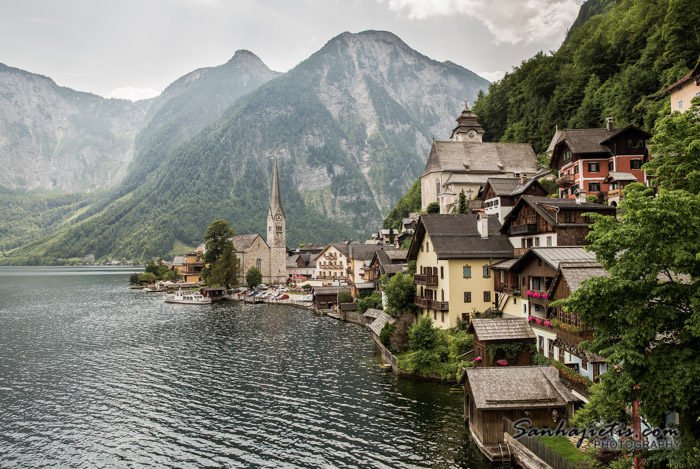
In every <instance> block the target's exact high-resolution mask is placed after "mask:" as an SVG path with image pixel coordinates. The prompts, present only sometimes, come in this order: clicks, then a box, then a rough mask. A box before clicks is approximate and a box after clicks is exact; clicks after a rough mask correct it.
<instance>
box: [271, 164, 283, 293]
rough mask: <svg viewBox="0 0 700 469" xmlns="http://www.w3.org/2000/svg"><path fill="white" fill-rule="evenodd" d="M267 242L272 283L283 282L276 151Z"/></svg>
mask: <svg viewBox="0 0 700 469" xmlns="http://www.w3.org/2000/svg"><path fill="white" fill-rule="evenodd" d="M267 244H268V246H270V276H271V277H272V282H273V283H284V282H285V280H286V278H287V227H286V219H285V217H284V210H283V209H282V198H281V197H280V181H279V175H278V172H277V152H275V170H274V174H273V176H272V191H271V192H270V207H269V209H268V212H267Z"/></svg>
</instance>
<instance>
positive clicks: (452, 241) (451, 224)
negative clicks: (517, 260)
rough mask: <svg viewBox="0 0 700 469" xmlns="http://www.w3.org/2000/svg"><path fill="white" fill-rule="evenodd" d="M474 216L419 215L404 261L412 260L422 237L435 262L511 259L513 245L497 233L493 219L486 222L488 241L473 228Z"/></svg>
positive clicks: (496, 223) (499, 225) (496, 219)
mask: <svg viewBox="0 0 700 469" xmlns="http://www.w3.org/2000/svg"><path fill="white" fill-rule="evenodd" d="M477 216H478V215H476V214H471V213H469V214H463V215H438V214H431V215H421V217H420V220H419V221H418V226H417V227H416V232H415V233H414V234H413V239H412V240H411V246H410V247H409V249H408V259H416V258H417V257H418V251H419V250H420V246H421V243H422V242H423V239H424V238H425V236H426V234H427V235H428V236H430V242H431V245H432V246H431V249H434V250H435V253H436V254H437V258H438V259H489V258H511V257H513V245H512V244H510V241H508V237H507V236H504V235H502V234H500V233H499V230H500V227H501V223H500V222H499V221H498V218H497V217H489V219H488V238H482V237H481V235H480V234H479V231H478V229H477Z"/></svg>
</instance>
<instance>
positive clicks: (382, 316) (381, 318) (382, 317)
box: [369, 311, 396, 336]
mask: <svg viewBox="0 0 700 469" xmlns="http://www.w3.org/2000/svg"><path fill="white" fill-rule="evenodd" d="M387 322H388V323H389V324H394V323H395V322H396V319H394V318H392V317H391V316H389V315H388V314H386V313H385V312H384V311H382V312H380V313H379V315H378V316H377V319H375V320H374V321H372V324H370V325H369V328H370V329H372V332H374V333H375V334H377V336H379V334H380V333H381V332H382V328H383V327H384V324H386V323H387Z"/></svg>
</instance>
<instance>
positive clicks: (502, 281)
mask: <svg viewBox="0 0 700 469" xmlns="http://www.w3.org/2000/svg"><path fill="white" fill-rule="evenodd" d="M501 283H506V271H505V270H501Z"/></svg>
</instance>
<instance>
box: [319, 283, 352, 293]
mask: <svg viewBox="0 0 700 469" xmlns="http://www.w3.org/2000/svg"><path fill="white" fill-rule="evenodd" d="M340 292H348V293H350V287H348V286H345V285H342V286H340V287H339V286H334V287H314V295H337V294H338V293H340Z"/></svg>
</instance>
